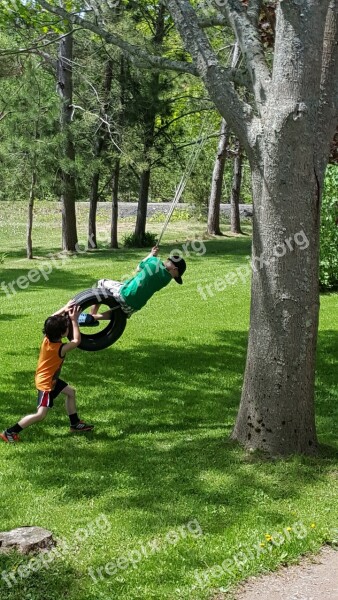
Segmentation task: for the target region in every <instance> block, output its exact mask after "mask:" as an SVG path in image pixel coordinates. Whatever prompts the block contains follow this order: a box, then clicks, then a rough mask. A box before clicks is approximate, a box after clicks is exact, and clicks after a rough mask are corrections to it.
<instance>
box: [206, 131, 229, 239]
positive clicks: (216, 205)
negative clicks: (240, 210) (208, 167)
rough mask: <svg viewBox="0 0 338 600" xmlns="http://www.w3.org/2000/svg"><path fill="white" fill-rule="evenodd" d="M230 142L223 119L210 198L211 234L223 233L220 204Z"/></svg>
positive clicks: (209, 230) (209, 221)
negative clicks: (220, 222)
mask: <svg viewBox="0 0 338 600" xmlns="http://www.w3.org/2000/svg"><path fill="white" fill-rule="evenodd" d="M228 142H229V128H228V126H227V124H226V122H225V120H224V119H222V123H221V130H220V137H219V142H218V148H217V155H216V160H215V165H214V170H213V174H212V182H211V192H210V198H209V210H208V226H207V231H208V233H209V234H210V235H222V232H221V230H220V226H219V213H220V204H221V199H222V187H223V175H224V167H225V161H226V157H227V146H228Z"/></svg>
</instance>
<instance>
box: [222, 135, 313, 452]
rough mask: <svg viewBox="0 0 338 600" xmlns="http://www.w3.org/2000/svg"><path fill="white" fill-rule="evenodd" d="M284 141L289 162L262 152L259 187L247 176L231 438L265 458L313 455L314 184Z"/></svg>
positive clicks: (307, 160)
mask: <svg viewBox="0 0 338 600" xmlns="http://www.w3.org/2000/svg"><path fill="white" fill-rule="evenodd" d="M285 133H286V132H285ZM289 133H291V132H289ZM266 135H268V132H266ZM270 137H271V136H270ZM292 137H295V138H296V139H297V138H298V136H297V135H296V136H293V135H292V136H290V135H285V142H286V144H287V146H288V148H289V158H285V155H284V153H283V152H281V148H278V147H277V148H276V147H275V148H274V151H273V152H272V145H271V146H270V148H271V153H269V156H265V165H264V167H263V165H261V166H260V167H261V169H262V170H263V169H264V170H263V172H264V182H263V179H262V176H261V172H259V171H260V169H258V168H256V169H254V173H253V194H254V206H255V208H254V223H253V274H252V285H251V309H250V333H249V343H248V352H247V363H246V370H245V378H244V386H243V392H242V399H241V404H240V410H239V413H238V416H237V421H236V425H235V428H234V432H233V437H234V438H235V439H237V440H239V441H240V442H241V443H243V444H244V445H246V446H247V447H250V448H253V449H257V448H259V449H261V450H266V451H268V452H269V453H271V454H289V453H295V452H303V453H312V452H315V450H316V448H317V438H316V430H315V420H314V373H315V352H316V339H317V327H318V310H319V290H318V245H319V240H318V237H319V235H318V234H319V195H318V194H319V188H318V184H319V183H320V187H321V185H322V181H321V180H320V182H319V180H318V174H316V173H315V172H314V169H313V160H312V158H313V157H312V156H311V152H304V150H305V149H304V147H302V145H301V146H300V147H297V144H296V139H294V140H293V143H292ZM291 149H292V150H291ZM286 156H287V155H286ZM321 179H322V178H321Z"/></svg>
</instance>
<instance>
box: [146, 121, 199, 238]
mask: <svg viewBox="0 0 338 600" xmlns="http://www.w3.org/2000/svg"><path fill="white" fill-rule="evenodd" d="M205 119H206V117H205V118H204V120H203V123H202V126H201V131H200V135H199V140H198V142H196V144H195V146H194V149H193V151H192V153H191V155H190V157H189V160H188V164H187V166H186V169H185V171H184V173H183V175H182V177H181V181H180V183H179V184H178V186H177V188H176V190H175V195H174V198H173V201H172V203H171V206H170V208H169V210H168V214H167V216H166V219H165V221H164V224H163V227H162V231H161V233H160V235H159V237H158V239H157V242H156V246H159V245H160V243H161V240H162V237H163V234H164V232H165V230H166V229H167V227H168V225H169V221H170V219H171V217H172V214H173V212H174V210H175V208H176V205H177V204H178V203H179V201H180V200H181V198H182V194H183V192H184V190H185V188H186V185H187V183H188V179H189V177H190V175H191V173H192V171H193V168H194V167H195V165H196V163H197V159H198V157H199V155H200V153H201V151H202V149H203V147H204V145H205V142H206V140H207V137H208V136H207V132H206V131H205V132H204V134H203V129H204V122H205Z"/></svg>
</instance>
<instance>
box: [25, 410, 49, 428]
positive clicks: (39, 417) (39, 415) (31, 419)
mask: <svg viewBox="0 0 338 600" xmlns="http://www.w3.org/2000/svg"><path fill="white" fill-rule="evenodd" d="M47 412H48V407H46V406H39V408H38V410H37V411H36V413H35V415H27V416H26V417H23V419H21V421H19V422H18V425H19V427H21V429H26V427H29V426H30V425H33V424H34V423H38V422H39V421H43V420H44V419H45V418H46V416H47Z"/></svg>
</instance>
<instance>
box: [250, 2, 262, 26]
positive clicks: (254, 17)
mask: <svg viewBox="0 0 338 600" xmlns="http://www.w3.org/2000/svg"><path fill="white" fill-rule="evenodd" d="M262 4H263V0H249V4H248V9H247V14H248V17H249V19H250V21H251V23H252V24H253V25H255V26H256V25H257V23H258V19H259V14H260V12H261V9H262Z"/></svg>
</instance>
